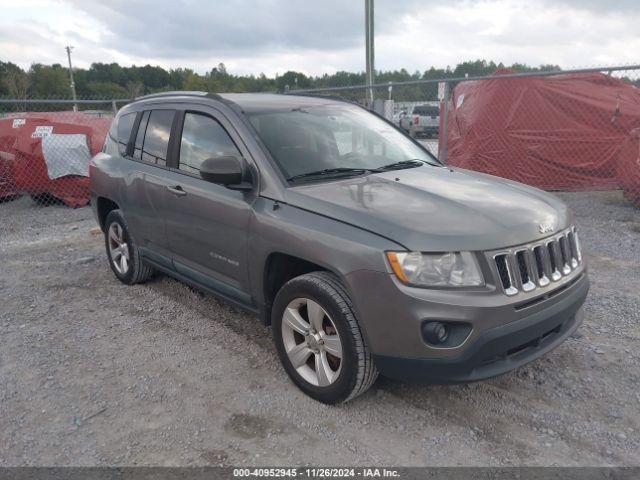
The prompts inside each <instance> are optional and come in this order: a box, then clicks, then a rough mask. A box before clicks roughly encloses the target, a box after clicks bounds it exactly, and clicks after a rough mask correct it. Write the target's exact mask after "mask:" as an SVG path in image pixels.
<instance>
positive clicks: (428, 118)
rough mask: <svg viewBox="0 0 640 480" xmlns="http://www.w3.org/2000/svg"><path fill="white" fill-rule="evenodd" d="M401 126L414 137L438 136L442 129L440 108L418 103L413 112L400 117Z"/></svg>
mask: <svg viewBox="0 0 640 480" xmlns="http://www.w3.org/2000/svg"><path fill="white" fill-rule="evenodd" d="M400 127H401V128H403V129H404V130H406V131H407V132H408V133H409V135H411V136H412V137H418V136H436V137H437V136H438V131H439V129H440V109H439V108H438V107H435V106H431V105H417V106H415V107H413V110H412V111H411V113H409V114H407V115H404V116H403V117H402V118H400Z"/></svg>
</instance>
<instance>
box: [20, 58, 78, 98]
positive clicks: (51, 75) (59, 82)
mask: <svg viewBox="0 0 640 480" xmlns="http://www.w3.org/2000/svg"><path fill="white" fill-rule="evenodd" d="M29 77H30V79H31V89H30V95H31V96H32V97H34V98H47V97H55V98H69V97H70V96H71V86H70V82H69V72H68V71H67V69H65V68H63V67H62V65H60V64H59V63H56V64H53V65H51V66H48V65H42V64H40V63H34V64H33V65H31V68H30V69H29Z"/></svg>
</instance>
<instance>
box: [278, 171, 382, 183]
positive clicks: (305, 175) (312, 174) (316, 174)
mask: <svg viewBox="0 0 640 480" xmlns="http://www.w3.org/2000/svg"><path fill="white" fill-rule="evenodd" d="M375 171H376V169H370V168H349V167H340V168H325V169H324V170H316V171H313V172H306V173H301V174H299V175H294V176H293V177H289V178H287V181H289V182H293V181H295V180H298V179H300V178H309V177H322V176H324V175H334V174H341V173H351V174H354V175H362V174H365V173H369V172H375Z"/></svg>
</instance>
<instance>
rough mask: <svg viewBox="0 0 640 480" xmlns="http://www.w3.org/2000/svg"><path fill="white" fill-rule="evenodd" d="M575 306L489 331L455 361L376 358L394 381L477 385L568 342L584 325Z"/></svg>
mask: <svg viewBox="0 0 640 480" xmlns="http://www.w3.org/2000/svg"><path fill="white" fill-rule="evenodd" d="M572 308H573V306H571V307H570V308H569V309H567V310H563V311H560V312H558V313H557V314H553V315H551V316H549V317H546V318H539V317H540V315H534V316H532V317H530V318H526V319H524V320H520V321H517V322H514V323H511V324H508V325H505V326H503V327H497V328H494V329H491V330H488V331H486V332H485V333H484V334H482V335H481V336H480V338H478V339H477V340H476V342H475V343H474V346H473V348H470V349H469V350H467V351H466V352H465V354H464V355H461V356H460V357H459V358H455V359H447V360H442V359H414V358H397V357H386V356H384V355H376V356H374V359H375V362H376V366H377V368H378V371H379V372H380V373H381V374H382V375H384V376H386V377H391V378H397V379H402V380H412V381H426V382H429V383H461V382H475V381H478V380H484V379H487V378H491V377H495V376H498V375H502V374H503V373H506V372H509V371H511V370H513V369H515V368H518V367H521V366H523V365H525V364H527V363H529V362H532V361H533V360H535V359H536V358H539V357H541V356H542V355H544V354H545V353H547V352H549V351H551V350H553V349H554V348H555V347H557V346H558V345H560V344H561V343H562V342H564V341H565V340H566V339H567V338H568V337H569V336H570V335H571V334H572V333H573V332H575V331H576V330H577V328H578V327H579V326H580V324H581V323H582V320H583V318H584V309H583V307H581V306H580V307H578V309H577V310H576V311H575V312H573V313H571V311H572Z"/></svg>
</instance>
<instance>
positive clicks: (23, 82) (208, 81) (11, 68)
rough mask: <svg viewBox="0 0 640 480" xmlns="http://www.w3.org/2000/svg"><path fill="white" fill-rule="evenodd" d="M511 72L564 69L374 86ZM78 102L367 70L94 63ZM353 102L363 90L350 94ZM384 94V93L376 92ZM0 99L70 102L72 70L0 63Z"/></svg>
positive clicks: (452, 72)
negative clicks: (200, 69)
mask: <svg viewBox="0 0 640 480" xmlns="http://www.w3.org/2000/svg"><path fill="white" fill-rule="evenodd" d="M500 69H510V70H514V71H518V72H527V71H540V70H547V71H549V70H560V67H559V66H557V65H541V66H539V67H531V66H528V65H525V64H520V63H516V64H513V65H509V66H506V65H503V64H502V63H495V62H493V61H486V60H473V61H465V62H462V63H460V64H458V65H456V66H455V67H447V68H434V67H431V68H429V69H428V70H425V71H423V72H420V71H415V72H413V73H410V72H408V71H407V70H405V69H401V70H389V71H377V72H376V82H378V83H386V82H390V81H393V82H400V81H410V80H422V79H425V80H427V79H438V78H454V77H464V76H465V75H468V76H469V77H475V76H478V75H489V74H492V73H494V72H495V71H496V70H500ZM73 75H74V80H75V86H76V92H77V95H78V98H100V99H112V98H115V99H131V98H135V97H137V96H140V95H144V94H148V93H155V92H161V91H169V90H204V91H209V92H217V93H224V92H282V91H284V90H285V89H287V88H288V89H290V90H295V89H306V88H318V87H330V86H348V85H361V84H364V83H365V74H364V72H345V71H340V72H336V73H333V74H324V75H321V76H307V75H305V74H304V73H301V72H295V71H288V72H286V73H284V74H283V75H277V76H275V77H272V78H270V77H267V76H266V75H264V74H263V73H261V74H260V75H257V76H256V75H234V74H232V73H229V72H228V71H227V69H226V67H225V65H224V64H223V63H220V64H218V65H217V66H216V67H214V68H212V69H211V70H210V71H209V72H207V73H205V74H199V73H197V72H195V71H193V70H191V69H189V68H176V69H169V70H166V69H164V68H162V67H158V66H151V65H145V66H141V67H139V66H135V65H134V66H130V67H123V66H121V65H119V64H117V63H93V64H91V66H90V67H89V68H86V69H85V68H74V70H73ZM343 95H346V96H351V97H353V98H356V97H359V96H362V92H350V93H349V92H347V93H345V94H343ZM378 95H380V96H386V92H378ZM436 96H437V85H436V84H427V85H412V86H404V87H396V88H394V91H393V98H394V99H395V100H397V101H402V100H416V99H421V100H435V99H436ZM0 97H4V98H14V99H25V98H58V99H67V98H71V89H70V79H69V71H68V69H67V68H66V67H65V66H63V65H61V64H57V63H56V64H53V65H43V64H40V63H34V64H33V65H31V67H30V68H29V69H28V70H26V71H25V70H23V69H22V68H20V67H19V66H18V65H16V64H14V63H11V62H3V61H0Z"/></svg>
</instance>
